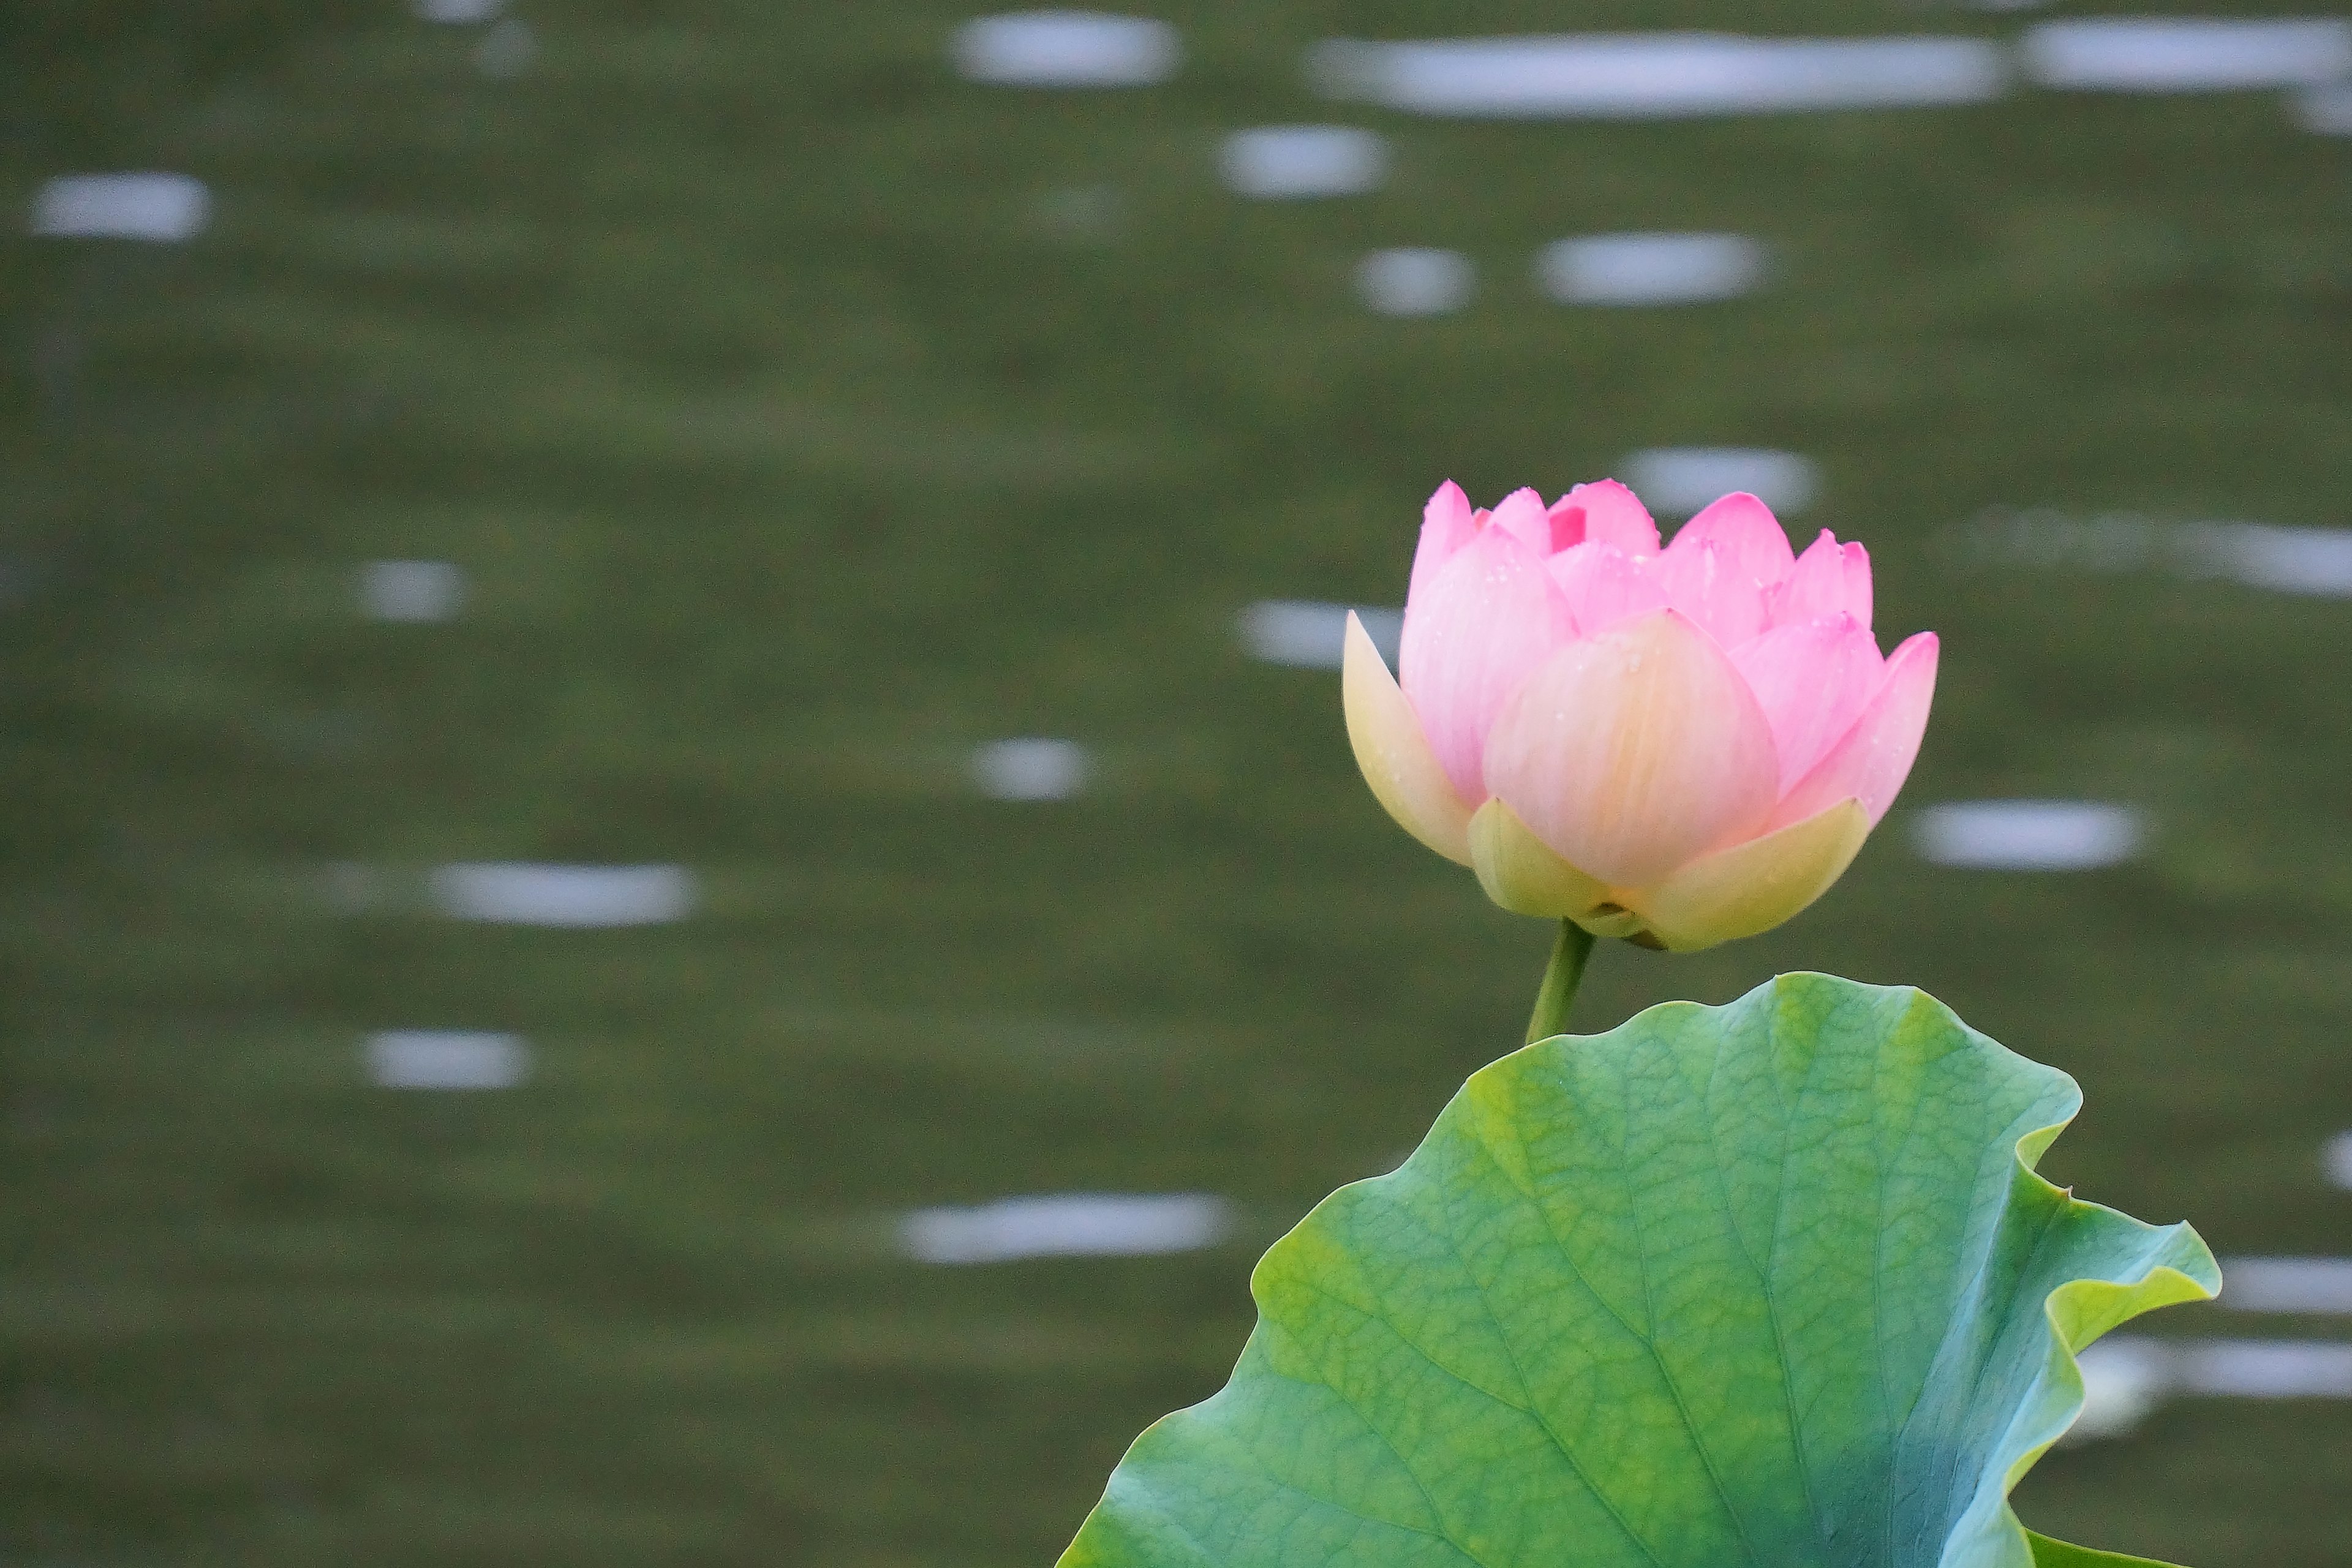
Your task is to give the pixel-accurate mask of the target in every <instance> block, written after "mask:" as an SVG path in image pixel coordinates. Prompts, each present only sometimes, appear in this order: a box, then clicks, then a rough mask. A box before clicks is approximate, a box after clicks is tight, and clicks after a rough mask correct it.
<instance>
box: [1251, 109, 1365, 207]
mask: <svg viewBox="0 0 2352 1568" xmlns="http://www.w3.org/2000/svg"><path fill="white" fill-rule="evenodd" d="M1217 170H1218V173H1219V174H1221V175H1222V176H1223V179H1224V182H1225V184H1226V186H1227V188H1229V189H1231V190H1233V191H1234V192H1235V193H1236V194H1238V195H1244V196H1255V197H1256V198H1258V199H1259V200H1261V201H1292V200H1298V199H1301V198H1304V197H1308V196H1349V195H1359V194H1360V193H1362V192H1364V191H1370V190H1376V189H1378V188H1379V186H1380V184H1381V181H1382V180H1385V179H1386V178H1388V173H1389V144H1388V141H1387V139H1386V138H1385V137H1382V136H1381V135H1379V134H1378V133H1377V132H1370V131H1364V130H1360V129H1358V128H1357V127H1355V126H1352V125H1261V126H1258V127H1256V128H1255V129H1254V130H1249V131H1236V132H1234V133H1233V134H1232V135H1230V136H1228V137H1226V138H1225V142H1224V145H1223V147H1222V148H1220V149H1219V150H1218V153H1217Z"/></svg>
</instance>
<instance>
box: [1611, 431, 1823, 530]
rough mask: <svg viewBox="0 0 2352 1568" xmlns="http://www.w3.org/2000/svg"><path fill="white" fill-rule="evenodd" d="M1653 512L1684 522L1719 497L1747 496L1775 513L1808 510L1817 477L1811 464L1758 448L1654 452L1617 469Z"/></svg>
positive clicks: (1791, 455)
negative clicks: (1740, 492) (1740, 493)
mask: <svg viewBox="0 0 2352 1568" xmlns="http://www.w3.org/2000/svg"><path fill="white" fill-rule="evenodd" d="M1622 473H1623V475H1624V479H1625V482H1626V483H1627V484H1629V485H1631V486H1633V493H1634V494H1636V495H1638V496H1640V497H1641V498H1642V500H1643V502H1645V503H1646V504H1647V505H1648V506H1649V509H1650V510H1652V511H1654V512H1663V513H1664V514H1666V515H1668V516H1670V517H1688V516H1690V515H1691V514H1692V513H1693V512H1695V511H1697V510H1699V509H1700V508H1702V507H1704V506H1706V504H1707V503H1708V502H1710V501H1713V500H1717V498H1719V497H1722V496H1727V495H1729V494H1731V493H1732V492H1733V491H1735V490H1746V491H1747V492H1748V493H1749V494H1750V495H1753V496H1755V497H1756V498H1757V499H1758V500H1761V501H1762V502H1763V503H1764V504H1765V505H1766V506H1769V507H1770V508H1771V509H1772V510H1774V511H1777V512H1782V513H1787V512H1799V511H1802V510H1805V509H1806V508H1807V507H1809V506H1811V505H1812V504H1813V500H1814V497H1815V496H1816V495H1818V494H1819V493H1820V490H1821V476H1820V472H1819V470H1817V469H1816V468H1814V467H1813V464H1812V461H1811V459H1810V458H1803V457H1800V456H1799V455H1798V454H1796V453H1794V452H1775V451H1772V450H1769V448H1766V447H1651V448H1649V449H1648V450H1646V451H1641V452H1634V453H1632V454H1630V455H1629V456H1627V458H1625V462H1624V465H1623V468H1622Z"/></svg>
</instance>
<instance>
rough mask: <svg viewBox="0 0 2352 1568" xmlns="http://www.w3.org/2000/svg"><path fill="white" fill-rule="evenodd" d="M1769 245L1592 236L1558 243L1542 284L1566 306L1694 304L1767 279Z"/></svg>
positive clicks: (1701, 237) (1545, 256)
mask: <svg viewBox="0 0 2352 1568" xmlns="http://www.w3.org/2000/svg"><path fill="white" fill-rule="evenodd" d="M1764 261H1765V256H1764V247H1763V246H1762V245H1761V244H1759V243H1758V242H1757V241H1756V240H1753V239H1750V238H1748V237H1747V236H1745V235H1738V234H1594V235H1585V236H1581V237H1577V238H1574V239H1562V240H1557V241H1555V242H1553V243H1552V244H1550V245H1549V246H1546V247H1544V249H1543V252H1542V254H1540V255H1539V256H1538V257H1537V258H1536V279H1537V282H1538V285H1539V286H1540V287H1541V288H1542V289H1543V291H1544V292H1545V293H1547V294H1549V295H1550V296H1551V297H1552V298H1553V299H1555V300H1559V302H1560V303H1561V304H1563V305H1616V306H1640V305H1694V304H1700V303H1704V302H1706V301H1707V300H1734V299H1738V297H1739V296H1740V295H1742V294H1747V293H1752V292H1753V291H1754V290H1756V289H1758V288H1759V287H1761V286H1762V284H1763V281H1764Z"/></svg>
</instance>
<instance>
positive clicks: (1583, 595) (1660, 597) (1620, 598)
mask: <svg viewBox="0 0 2352 1568" xmlns="http://www.w3.org/2000/svg"><path fill="white" fill-rule="evenodd" d="M1544 565H1545V567H1546V569H1548V570H1549V572H1550V573H1551V580H1552V581H1553V582H1555V583H1557V584H1559V591H1560V593H1561V594H1562V595H1564V596H1565V597H1566V598H1567V600H1568V609H1569V614H1570V615H1571V616H1574V617H1575V619H1576V633H1577V636H1579V637H1599V636H1600V635H1601V633H1602V632H1605V631H1607V630H1608V629H1609V628H1610V627H1611V626H1615V625H1616V624H1617V623H1618V622H1620V621H1626V620H1631V619H1633V617H1634V616H1646V615H1650V614H1652V613H1653V612H1654V611H1658V610H1663V609H1664V608H1665V607H1666V604H1667V600H1666V585H1665V583H1664V580H1663V579H1661V578H1660V577H1659V575H1658V558H1657V557H1656V556H1654V555H1650V556H1643V557H1641V558H1640V559H1634V558H1632V557H1629V556H1627V555H1625V554H1624V553H1623V552H1621V551H1619V550H1618V549H1616V548H1615V547H1614V546H1612V545H1608V544H1601V543H1598V542H1595V543H1588V544H1580V545H1578V546H1576V547H1575V548H1574V549H1572V550H1563V551H1561V552H1559V554H1557V555H1555V556H1553V557H1552V558H1551V559H1550V560H1549V561H1547V562H1545V563H1544Z"/></svg>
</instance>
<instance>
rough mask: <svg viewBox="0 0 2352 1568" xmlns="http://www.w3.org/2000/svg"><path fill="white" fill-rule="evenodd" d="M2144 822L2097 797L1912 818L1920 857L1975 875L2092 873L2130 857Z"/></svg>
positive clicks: (1969, 804)
mask: <svg viewBox="0 0 2352 1568" xmlns="http://www.w3.org/2000/svg"><path fill="white" fill-rule="evenodd" d="M1911 835H1912V840H1913V842H1914V843H1915V844H1916V845H1917V847H1918V850H1919V853H1920V855H1921V857H1922V858H1926V859H1928V860H1932V861H1934V862H1935V863H1936V864H1937V865H1938V866H1958V867H1963V868H1968V869H1969V870H1977V871H2089V870H2095V869H2096V868H2099V867H2102V866H2113V865H2116V864H2118V863H2120V862H2122V861H2125V860H2128V859H2130V858H2132V856H2133V855H2135V854H2137V852H2138V850H2139V847H2140V845H2141V843H2142V842H2143V841H2144V840H2145V839H2146V837H2147V824H2146V823H2145V821H2144V820H2143V819H2142V818H2141V816H2140V814H2139V813H2138V812H2137V811H2136V810H2134V809H2133V808H2132V807H2130V806H2127V805H2110V804H2108V803H2106V802H2104V801H2095V800H1967V801H1954V802H1951V803H1948V804H1947V805H1931V806H1928V807H1927V808H1926V809H1924V810H1922V811H1920V812H1918V813H1917V814H1916V815H1915V816H1913V817H1912V819H1911Z"/></svg>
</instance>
